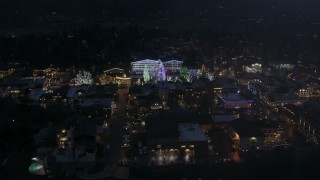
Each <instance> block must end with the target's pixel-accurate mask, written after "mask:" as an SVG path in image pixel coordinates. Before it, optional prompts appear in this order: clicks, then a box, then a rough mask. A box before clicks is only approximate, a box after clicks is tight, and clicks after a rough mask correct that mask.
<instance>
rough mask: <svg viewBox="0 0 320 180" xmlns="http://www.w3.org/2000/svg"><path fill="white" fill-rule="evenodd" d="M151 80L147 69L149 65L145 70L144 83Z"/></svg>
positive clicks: (145, 66)
mask: <svg viewBox="0 0 320 180" xmlns="http://www.w3.org/2000/svg"><path fill="white" fill-rule="evenodd" d="M149 80H150V74H149V70H148V68H147V65H144V69H143V81H144V82H148V81H149Z"/></svg>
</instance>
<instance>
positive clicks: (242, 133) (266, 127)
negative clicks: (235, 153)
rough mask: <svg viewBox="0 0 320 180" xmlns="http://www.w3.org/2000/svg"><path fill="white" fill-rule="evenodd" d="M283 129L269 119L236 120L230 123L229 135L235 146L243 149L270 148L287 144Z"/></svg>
mask: <svg viewBox="0 0 320 180" xmlns="http://www.w3.org/2000/svg"><path fill="white" fill-rule="evenodd" d="M283 133H284V132H283V130H282V128H281V127H279V126H278V125H277V124H276V123H275V122H272V121H269V120H263V121H246V120H240V119H239V120H235V121H232V122H231V123H230V127H229V135H230V138H231V139H232V141H233V147H234V148H235V149H240V150H242V151H251V150H262V149H270V148H272V147H273V146H276V145H281V144H285V143H286V142H285V138H284V135H283Z"/></svg>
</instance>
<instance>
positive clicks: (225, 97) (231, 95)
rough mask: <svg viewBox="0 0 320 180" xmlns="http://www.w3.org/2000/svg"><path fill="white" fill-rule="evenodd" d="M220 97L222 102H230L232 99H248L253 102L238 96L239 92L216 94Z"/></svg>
mask: <svg viewBox="0 0 320 180" xmlns="http://www.w3.org/2000/svg"><path fill="white" fill-rule="evenodd" d="M218 96H219V97H220V99H221V100H222V101H224V102H232V101H248V102H253V100H247V99H245V98H244V97H242V96H240V94H239V93H229V94H218Z"/></svg>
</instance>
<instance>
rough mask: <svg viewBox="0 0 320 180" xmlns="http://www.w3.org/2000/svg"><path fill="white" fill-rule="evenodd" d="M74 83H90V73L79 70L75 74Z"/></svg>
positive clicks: (91, 80) (91, 81)
mask: <svg viewBox="0 0 320 180" xmlns="http://www.w3.org/2000/svg"><path fill="white" fill-rule="evenodd" d="M75 83H76V84H77V85H82V84H85V85H90V84H92V83H93V79H92V76H91V73H90V72H87V71H79V72H78V74H77V76H76V79H75Z"/></svg>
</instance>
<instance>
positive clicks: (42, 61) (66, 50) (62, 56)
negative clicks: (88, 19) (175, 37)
mask: <svg viewBox="0 0 320 180" xmlns="http://www.w3.org/2000/svg"><path fill="white" fill-rule="evenodd" d="M158 36H160V34H159V31H158V30H156V29H153V28H149V29H140V28H138V27H127V28H122V29H118V28H113V27H108V28H104V27H102V26H100V25H94V26H89V27H86V28H82V29H80V30H76V31H74V32H59V33H49V34H31V35H26V36H21V37H17V38H13V37H6V36H1V37H0V62H2V63H4V64H6V63H8V62H10V61H18V62H23V63H30V64H32V65H35V66H42V65H48V64H55V65H59V66H64V67H69V66H72V65H76V66H87V65H92V64H97V65H102V64H106V63H107V62H110V63H111V64H113V65H116V64H119V63H124V62H129V61H130V60H131V57H130V51H133V50H137V49H140V50H141V49H143V44H142V43H141V41H139V40H140V39H146V40H148V39H152V38H156V37H158ZM110 63H109V64H110Z"/></svg>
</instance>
